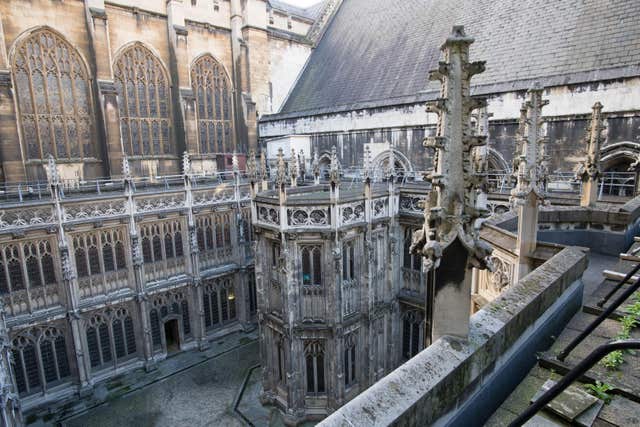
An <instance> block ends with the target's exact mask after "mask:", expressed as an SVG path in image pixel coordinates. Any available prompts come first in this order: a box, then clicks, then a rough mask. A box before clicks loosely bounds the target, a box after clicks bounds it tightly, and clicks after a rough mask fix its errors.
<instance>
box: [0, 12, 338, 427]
mask: <svg viewBox="0 0 640 427" xmlns="http://www.w3.org/2000/svg"><path fill="white" fill-rule="evenodd" d="M336 4H337V2H335V1H328V2H323V3H321V4H320V5H318V6H317V7H314V8H311V9H299V8H292V7H289V6H287V5H285V4H283V3H280V2H277V1H271V2H270V1H265V0H246V1H240V0H231V1H229V0H170V1H164V0H142V1H137V0H136V1H131V0H114V1H108V2H107V1H103V0H84V1H81V0H65V1H56V0H29V1H27V0H7V1H3V2H2V3H1V4H0V112H1V113H0V167H1V171H2V174H1V180H2V193H1V194H2V202H1V207H0V312H2V313H1V314H2V316H1V317H2V322H1V323H0V326H2V327H1V328H0V352H2V356H3V357H2V360H3V362H2V366H3V368H5V369H4V370H2V374H0V379H1V380H2V381H1V384H0V390H2V401H3V404H6V407H4V408H3V411H2V416H3V418H4V421H5V422H8V421H7V420H9V419H11V417H12V416H14V415H11V414H16V413H17V412H16V409H17V408H18V406H21V408H22V410H23V411H24V412H27V413H28V412H29V411H30V410H31V409H34V408H37V407H42V406H46V405H49V404H52V403H55V402H61V401H64V400H65V399H73V398H75V397H76V396H77V395H78V393H85V392H86V391H87V390H90V389H91V387H92V385H94V384H95V383H96V382H99V381H102V380H105V379H108V378H110V377H112V376H114V375H118V374H121V373H123V372H125V371H127V370H130V369H133V368H135V367H141V366H144V367H146V368H152V367H153V365H154V363H155V362H156V361H158V360H159V359H162V358H164V357H166V355H167V354H169V353H171V352H173V351H179V350H185V349H189V348H204V347H206V345H207V341H208V339H211V338H213V337H215V336H219V335H220V334H225V333H228V332H229V331H233V330H238V329H241V328H245V327H247V326H248V325H249V324H250V322H251V321H252V316H253V315H254V314H255V312H256V308H257V306H256V304H257V301H256V294H255V290H254V289H255V287H254V282H253V279H252V277H253V273H252V271H253V270H252V269H253V255H252V251H251V247H250V240H251V226H250V210H249V192H248V189H247V187H246V185H245V184H242V183H241V182H240V177H239V175H238V173H237V171H238V168H242V167H243V164H244V155H239V156H238V161H237V162H236V165H235V169H234V172H231V170H232V169H233V166H234V165H233V162H232V157H233V156H232V154H233V153H234V152H236V151H237V152H241V153H246V152H247V147H255V145H256V132H257V129H256V118H257V115H258V114H261V113H263V112H269V111H272V110H273V109H277V108H279V103H281V102H282V99H283V97H284V94H286V93H287V91H288V90H289V89H288V86H289V85H291V83H292V82H293V80H294V79H295V77H296V76H297V74H298V70H299V69H300V67H301V66H302V64H303V63H304V61H305V60H306V57H307V56H308V54H309V52H310V50H311V48H312V46H313V44H314V42H315V40H317V38H318V37H319V36H320V35H321V34H322V28H323V26H324V23H325V22H326V21H327V20H328V19H329V18H330V17H331V16H332V13H333V10H334V8H335V7H336ZM316 18H317V19H316ZM184 152H187V153H188V156H187V161H186V162H184V161H183V158H182V155H183V153H184ZM185 166H188V170H185V169H183V168H184V167H185ZM225 171H228V172H225ZM183 172H184V173H186V172H190V173H191V174H190V175H184V176H183ZM195 174H198V177H195ZM214 174H217V175H215V176H214ZM160 177H161V178H160ZM48 183H51V185H49V184H48ZM9 356H11V358H10V357H9ZM7 360H12V364H11V365H8V364H7V363H5V362H6V361H7ZM18 401H19V404H18Z"/></svg>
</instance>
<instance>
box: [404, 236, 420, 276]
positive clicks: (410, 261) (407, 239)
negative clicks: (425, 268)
mask: <svg viewBox="0 0 640 427" xmlns="http://www.w3.org/2000/svg"><path fill="white" fill-rule="evenodd" d="M414 231H416V230H412V229H411V228H406V229H405V231H404V246H403V263H402V264H403V267H404V268H408V269H411V270H417V271H420V270H421V269H422V258H421V257H420V256H418V255H413V254H412V253H411V250H410V248H411V241H412V239H413V233H414Z"/></svg>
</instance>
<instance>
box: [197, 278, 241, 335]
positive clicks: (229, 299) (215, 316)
mask: <svg viewBox="0 0 640 427" xmlns="http://www.w3.org/2000/svg"><path fill="white" fill-rule="evenodd" d="M235 299H236V297H235V289H234V286H233V282H232V280H231V279H216V280H212V281H210V282H209V283H207V284H206V285H205V288H204V305H205V307H204V312H205V326H206V328H207V329H210V328H215V327H216V326H220V325H221V324H225V323H228V322H231V321H234V320H236V316H237V313H236V300H235Z"/></svg>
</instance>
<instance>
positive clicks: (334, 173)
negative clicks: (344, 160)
mask: <svg viewBox="0 0 640 427" xmlns="http://www.w3.org/2000/svg"><path fill="white" fill-rule="evenodd" d="M329 181H330V182H331V183H332V184H336V185H337V184H338V183H339V182H340V166H339V163H338V153H337V151H336V146H335V145H334V146H333V147H332V148H331V168H330V170H329Z"/></svg>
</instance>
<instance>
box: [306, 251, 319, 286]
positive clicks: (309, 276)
mask: <svg viewBox="0 0 640 427" xmlns="http://www.w3.org/2000/svg"><path fill="white" fill-rule="evenodd" d="M302 284H303V285H316V286H321V285H322V250H321V248H320V246H305V247H303V248H302Z"/></svg>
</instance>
